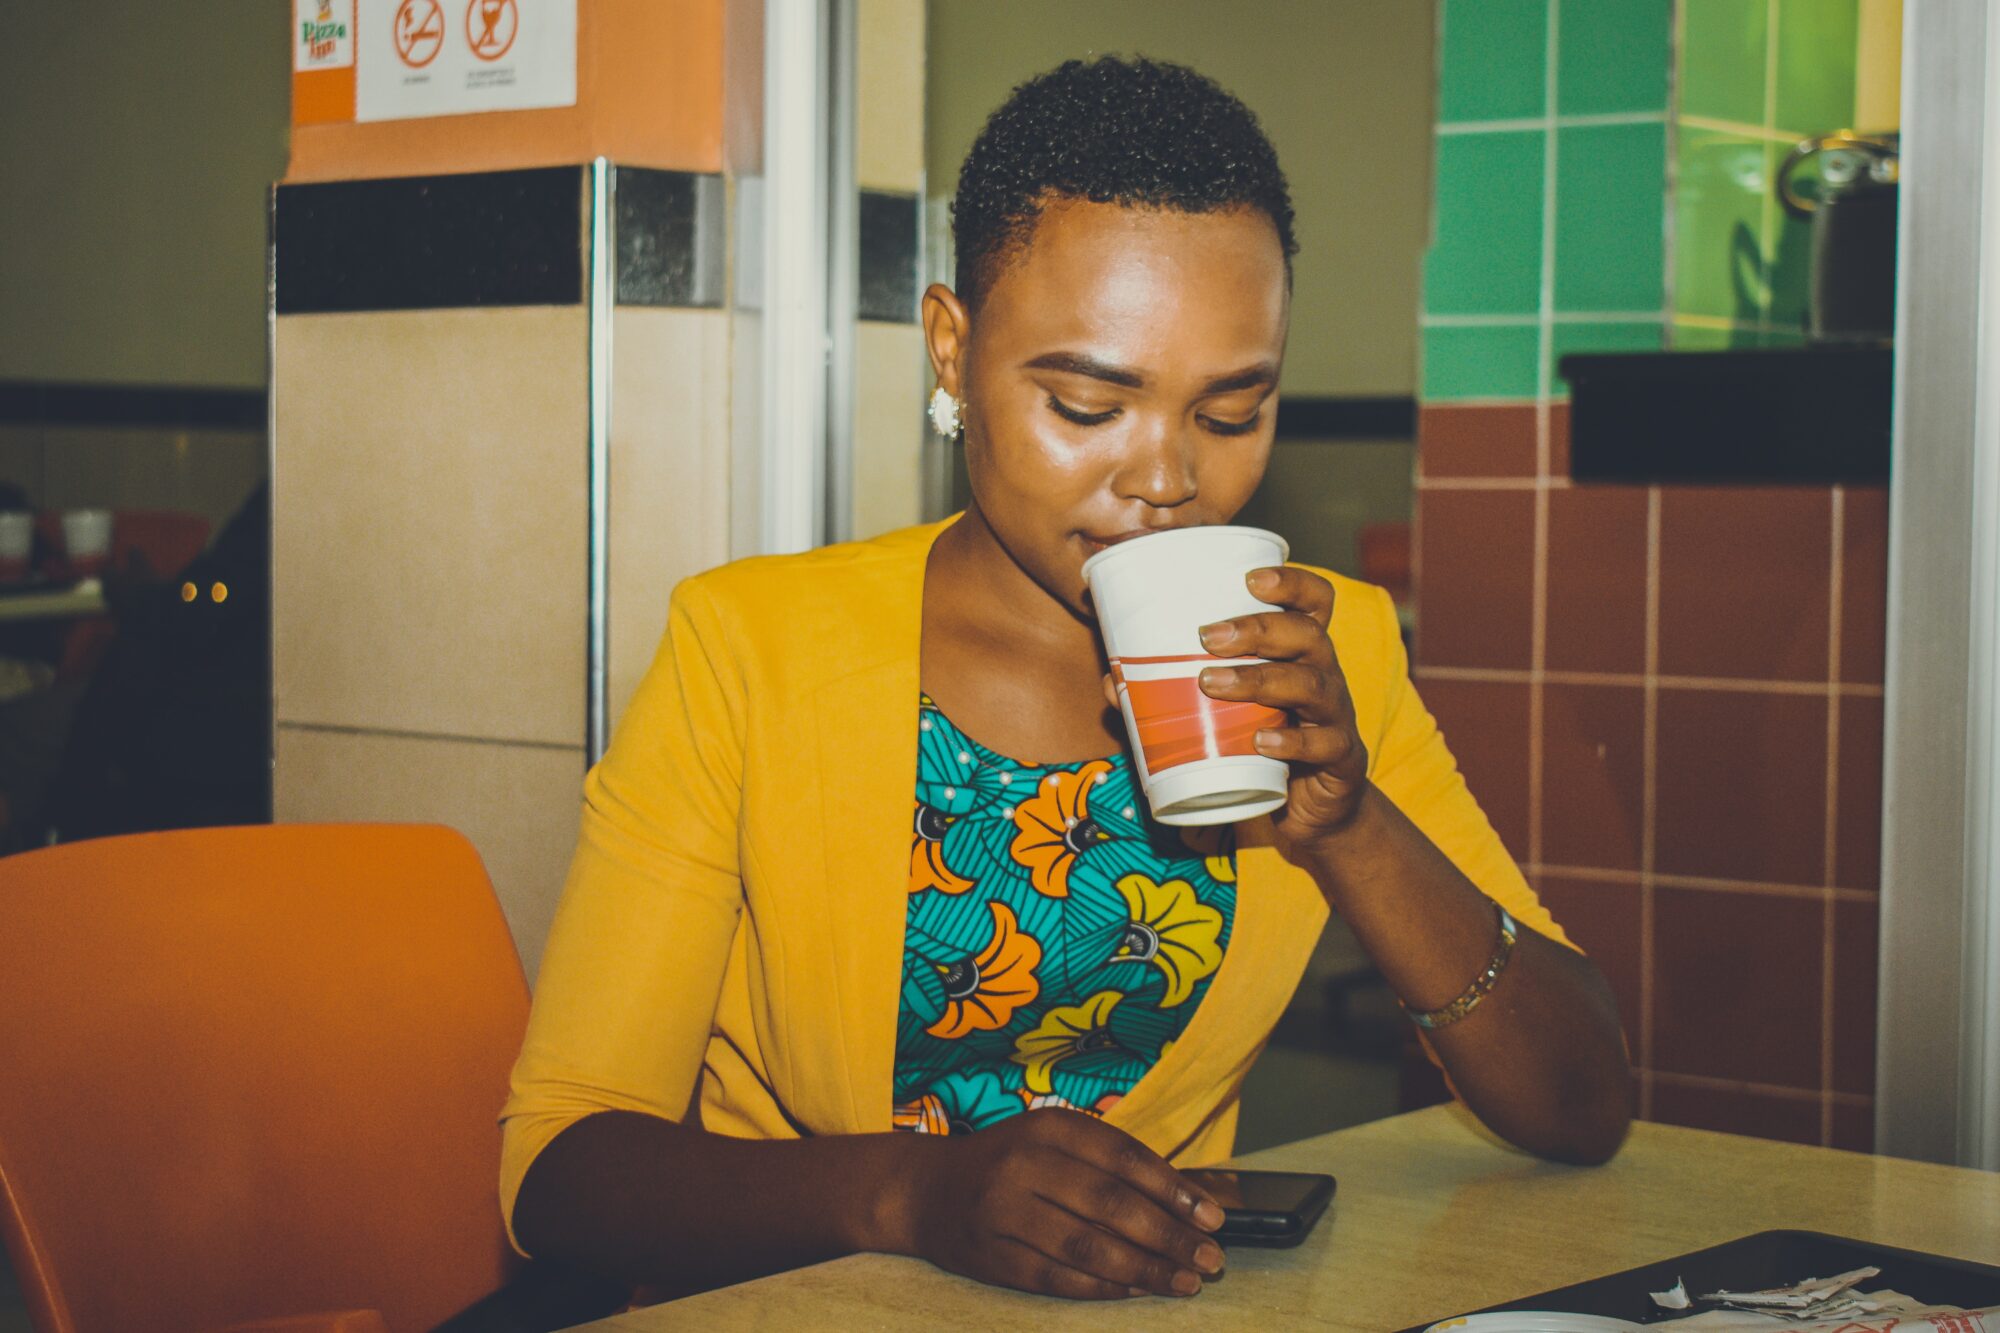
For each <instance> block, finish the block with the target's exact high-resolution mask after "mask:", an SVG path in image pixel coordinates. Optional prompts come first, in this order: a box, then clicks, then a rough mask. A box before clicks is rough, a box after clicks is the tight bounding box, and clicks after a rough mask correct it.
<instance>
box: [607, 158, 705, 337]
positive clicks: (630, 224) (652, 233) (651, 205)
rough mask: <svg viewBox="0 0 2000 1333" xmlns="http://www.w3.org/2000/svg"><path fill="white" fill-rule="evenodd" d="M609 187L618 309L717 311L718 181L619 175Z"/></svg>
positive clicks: (623, 170)
mask: <svg viewBox="0 0 2000 1333" xmlns="http://www.w3.org/2000/svg"><path fill="white" fill-rule="evenodd" d="M613 180H614V187H613V188H614V189H615V190H616V192H617V199H616V203H615V206H614V208H613V213H614V215H615V226H616V229H617V251H618V259H617V264H618V269H617V291H618V296H617V301H618V304H619V305H643V306H701V307H715V306H720V305H721V304H722V296H723V253H724V249H725V246H724V236H725V228H726V227H727V222H726V220H725V218H724V216H723V214H724V209H723V189H722V177H720V176H711V175H702V174H696V173H693V172H687V171H654V170H651V169H649V168H645V167H620V168H618V171H617V174H616V176H615V177H614V178H613Z"/></svg>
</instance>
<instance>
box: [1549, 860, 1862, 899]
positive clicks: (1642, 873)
mask: <svg viewBox="0 0 2000 1333" xmlns="http://www.w3.org/2000/svg"><path fill="white" fill-rule="evenodd" d="M1521 870H1522V873H1523V874H1532V875H1549V876H1552V877H1554V878H1556V879H1574V880H1579V881H1581V882H1583V883H1586V884H1637V885H1640V886H1641V887H1642V888H1643V887H1644V886H1645V885H1646V884H1648V883H1650V884H1652V885H1654V886H1656V887H1659V888H1665V889H1693V890H1697V891H1699V892H1703V893H1748V894H1758V895H1762V896H1763V897H1766V898H1804V899H1807V900H1810V901H1812V902H1818V901H1819V900H1820V898H1821V897H1822V896H1827V895H1830V896H1831V898H1832V900H1833V901H1835V902H1842V903H1872V902H1877V901H1879V900H1880V897H1881V895H1880V894H1878V893H1877V892H1876V891H1875V890H1873V889H1841V888H1832V889H1830V888H1828V887H1826V886H1825V885H1824V884H1786V883H1783V882H1781V881H1778V880H1758V879H1717V878H1715V877H1713V876H1710V875H1675V874H1665V873H1662V872H1660V871H1658V870H1650V871H1648V870H1613V869H1610V868H1608V867H1605V866H1565V865H1538V864H1535V863H1533V862H1530V863H1529V864H1527V865H1525V866H1523V867H1522V868H1521Z"/></svg>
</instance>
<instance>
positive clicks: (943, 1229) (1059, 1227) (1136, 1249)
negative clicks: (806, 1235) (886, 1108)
mask: <svg viewBox="0 0 2000 1333" xmlns="http://www.w3.org/2000/svg"><path fill="white" fill-rule="evenodd" d="M913 1146H914V1145H913ZM927 1146H928V1147H929V1148H930V1151H927V1152H920V1153H916V1154H913V1157H914V1158H915V1162H916V1170H915V1171H914V1172H913V1173H912V1175H911V1177H910V1178H909V1182H908V1183H909V1190H908V1193H907V1194H906V1196H905V1198H904V1200H903V1211H904V1217H905V1224H906V1226H907V1228H908V1231H907V1233H906V1234H907V1242H908V1246H909V1252H910V1253H912V1254H915V1255H917V1256H919V1257H921V1258H924V1259H928V1260H930V1261H931V1262H932V1263H934V1264H936V1265H937V1266H938V1267H940V1268H944V1269H948V1270H950V1271H951V1272H954V1273H963V1274H965V1275H966V1276H967V1277H973V1278H977V1279H979V1280H980V1281H981V1282H991V1283H994V1284H995V1285H998V1286H1005V1287H1018V1288H1020V1289H1021V1290H1022V1291H1033V1292H1040V1293H1043V1294H1045V1295H1050V1296H1067V1297H1070V1298H1072V1299H1075V1300H1108V1299H1114V1298H1117V1297H1123V1296H1145V1295H1159V1296H1192V1295H1194V1294H1195V1293H1196V1292H1198V1291H1200V1290H1201V1280H1202V1278H1203V1277H1205V1276H1206V1277H1213V1276H1215V1275H1216V1274H1218V1273H1220V1272H1221V1271H1222V1249H1221V1247H1220V1246H1218V1245H1217V1244H1216V1243H1215V1242H1214V1241H1213V1240H1212V1239H1210V1238H1209V1235H1208V1233H1209V1232H1211V1231H1213V1230H1215V1228H1217V1227H1219V1226H1221V1225H1222V1209H1221V1208H1220V1207H1219V1206H1217V1204H1216V1202H1215V1200H1214V1199H1212V1198H1210V1197H1209V1196H1208V1194H1207V1193H1205V1192H1204V1191H1202V1190H1200V1189H1198V1188H1196V1187H1195V1186H1194V1185H1192V1184H1191V1183H1189V1182H1188V1180H1187V1179H1186V1178H1185V1177H1183V1176H1182V1175H1181V1174H1180V1172H1178V1171H1176V1170H1174V1168H1173V1167H1172V1166H1170V1165H1168V1164H1167V1162H1166V1160H1165V1159H1164V1158H1162V1157H1160V1156H1159V1154H1157V1153H1155V1152H1154V1151H1153V1150H1152V1149H1150V1148H1148V1147H1147V1146H1146V1145H1145V1144H1143V1143H1141V1142H1139V1140H1137V1139H1135V1138H1133V1137H1132V1136H1131V1135H1129V1134H1127V1133H1125V1132H1124V1131H1123V1130H1119V1129H1115V1128H1113V1127H1112V1126H1110V1125H1107V1124H1105V1123H1104V1122H1103V1121H1101V1120H1098V1119H1097V1118H1095V1117H1094V1116H1089V1115H1085V1114H1084V1113H1082V1112H1080V1111H1067V1110H1062V1109H1059V1108H1049V1109H1044V1110H1037V1111H1030V1112H1027V1113H1025V1114H1022V1115H1017V1116H1014V1117H1012V1118H1011V1119H1008V1120H1004V1121H1001V1122H1000V1123H999V1124H996V1125H992V1126H989V1127H988V1128H986V1129H982V1130H980V1131H979V1132H978V1133H976V1134H966V1135H951V1136H948V1137H946V1138H944V1139H942V1140H938V1141H936V1142H935V1143H933V1144H931V1145H927Z"/></svg>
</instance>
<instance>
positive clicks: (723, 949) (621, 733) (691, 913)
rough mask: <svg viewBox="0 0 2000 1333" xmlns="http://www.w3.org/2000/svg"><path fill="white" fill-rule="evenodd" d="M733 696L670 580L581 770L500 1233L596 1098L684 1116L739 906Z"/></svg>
mask: <svg viewBox="0 0 2000 1333" xmlns="http://www.w3.org/2000/svg"><path fill="white" fill-rule="evenodd" d="M744 708H745V694H744V690H743V687H742V680H741V676H740V673H739V671H738V667H737V662H736V660H735V659H734V658H733V656H732V655H731V653H730V652H729V649H728V646H727V644H726V642H725V638H724V633H723V628H722V624H721V621H720V618H719V617H718V616H717V614H716V611H715V608H714V606H713V604H712V602H711V601H710V599H709V598H708V596H707V595H706V594H705V592H704V591H703V590H702V587H701V584H700V582H699V580H698V579H697V580H690V581H688V582H684V583H682V584H681V585H680V586H679V587H678V588H676V589H675V590H674V594H673V599H672V603H671V606H670V609H669V611H668V620H667V632H666V636H665V638H664V640H663V641H662V643H661V645H660V649H659V652H658V654H657V655H656V656H655V658H654V660H653V664H652V666H651V667H650V668H649V670H648V671H647V673H646V676H645V678H644V679H643V680H642V681H641V683H640V685H639V688H638V690H637V691H636V692H635V693H634V695H633V697H632V701H631V703H630V704H629V705H628V707H627V709H626V713H625V716H624V718H623V719H622V720H621V721H620V723H619V726H618V731H617V735H616V737H615V738H614V740H613V742H612V745H611V747H610V749H609V750H608V751H607V752H606V754H605V756H604V758H603V760H602V761H601V762H600V763H599V764H598V765H597V766H596V767H595V768H594V769H593V770H592V771H591V772H590V774H589V776H588V777H587V778H586V779H585V781H584V802H583V824H582V832H581V835H580V837H579V840H578V844H577V849H576V855H575V857H574V859H573V860H572V862H571V864H570V870H569V877H568V879H567V881H566V882H565V884H564V887H563V892H562V901H561V903H560V905H559V906H558V908H557V910H556V916H555V922H554V925H553V926H552V928H551V930H550V934H549V940H548V946H547V948H546V950H545V951H544V953H543V955H542V965H541V972H540V974H539V977H538V979H537V982H536V987H535V999H534V1007H533V1009H532V1011H531V1013H530V1015H529V1018H528V1030H527V1036H526V1039H525V1041H524V1043H523V1045H522V1050H521V1056H520V1059H519V1061H518V1062H517V1063H516V1064H515V1066H514V1073H513V1078H512V1082H511V1089H510V1090H511V1095H510V1096H509V1098H508V1100H507V1104H506V1107H505V1109H504V1110H503V1111H502V1113H501V1127H502V1149H501V1173H500V1202H501V1214H502V1216H503V1217H504V1218H505V1219H506V1222H507V1230H508V1235H509V1238H510V1239H511V1238H512V1237H513V1226H514V1221H513V1219H514V1202H515V1199H516V1197H517V1196H518V1194H519V1193H520V1188H521V1181H522V1179H523V1178H524V1177H525V1176H526V1175H527V1171H528V1167H529V1165H530V1164H531V1163H532V1162H533V1161H534V1159H535V1157H536V1156H537V1155H538V1154H539V1153H540V1152H541V1151H542V1150H543V1149H544V1148H546V1147H547V1146H548V1145H549V1143H550V1142H551V1141H552V1140H554V1138H555V1137H556V1135H558V1134H560V1133H561V1132H562V1131H563V1130H564V1129H566V1128H568V1127H569V1126H570V1125H572V1124H574V1123H575V1122H576V1121H578V1120H580V1119H582V1118H583V1117H585V1116H587V1115H590V1114H592V1113H593V1112H597V1111H607V1110H625V1111H640V1112H645V1113H648V1114H651V1115H657V1116H663V1117H665V1118H667V1119H669V1120H674V1121H679V1120H680V1119H681V1118H682V1117H683V1116H684V1115H685V1114H686V1112H687V1108H688V1105H689V1102H690V1099H691V1097H692V1094H693V1091H694V1088H695V1084H696V1080H697V1078H698V1077H699V1075H700V1072H701V1063H702V1056H703V1052H704V1050H705V1048H706V1045H707V1042H708V1038H709V1033H710V1029H711V1026H712V1024H713V1021H714V1016H715V1007H716V1003H717V998H718V996H719V994H720V992H721V987H722V978H723V972H724V969H725V967H726V966H727V963H728V959H729V952H730V945H731V941H732V940H733V938H734V935H735V932H736V924H737V918H738V916H739V914H740V912H741V909H742V901H743V885H742V880H741V877H740V875H739V871H738V862H737V855H738V853H737V847H738V840H737V819H738V815H739V811H740V809H741V805H742V789H743V748H744V747H743V737H744V730H745V712H744ZM515 1246H516V1248H517V1249H518V1248H519V1241H518V1240H517V1241H515Z"/></svg>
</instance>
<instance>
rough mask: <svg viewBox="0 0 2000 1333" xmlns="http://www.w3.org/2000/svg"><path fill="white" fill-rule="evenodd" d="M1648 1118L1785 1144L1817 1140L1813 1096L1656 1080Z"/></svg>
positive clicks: (1814, 1099)
mask: <svg viewBox="0 0 2000 1333" xmlns="http://www.w3.org/2000/svg"><path fill="white" fill-rule="evenodd" d="M1653 1119H1655V1120H1657V1121H1659V1122H1661V1123H1662V1124H1667V1125H1688V1126H1691V1127H1692V1128H1695V1129H1719V1130H1721V1131H1722V1132H1723V1133H1725V1134H1749V1135H1752V1136H1754V1137H1756V1138H1760V1139H1783V1140H1785V1141H1786V1142H1788V1143H1818V1142H1819V1099H1818V1098H1816V1097H1775V1096H1772V1095H1771V1094H1770V1093H1767V1092H1752V1091H1749V1090H1748V1089H1742V1088H1712V1087H1697V1086H1693V1085H1690V1084H1685V1083H1675V1082H1673V1081H1671V1080H1669V1079H1656V1080H1655V1081H1654V1083H1653Z"/></svg>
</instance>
